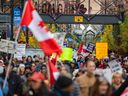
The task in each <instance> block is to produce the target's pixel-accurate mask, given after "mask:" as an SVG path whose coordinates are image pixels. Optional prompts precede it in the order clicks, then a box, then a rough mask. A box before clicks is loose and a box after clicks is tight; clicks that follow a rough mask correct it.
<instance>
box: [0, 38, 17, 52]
mask: <svg viewBox="0 0 128 96" xmlns="http://www.w3.org/2000/svg"><path fill="white" fill-rule="evenodd" d="M0 51H1V52H5V53H11V54H14V53H15V52H16V42H14V41H9V40H5V39H1V41H0Z"/></svg>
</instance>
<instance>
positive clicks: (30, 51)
mask: <svg viewBox="0 0 128 96" xmlns="http://www.w3.org/2000/svg"><path fill="white" fill-rule="evenodd" d="M34 55H38V56H40V57H44V53H43V51H42V49H34V48H27V49H26V54H25V56H32V57H33V56H34Z"/></svg>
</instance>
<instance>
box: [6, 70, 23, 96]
mask: <svg viewBox="0 0 128 96" xmlns="http://www.w3.org/2000/svg"><path fill="white" fill-rule="evenodd" d="M8 84H9V93H8V96H20V94H21V91H20V90H21V86H22V80H21V78H20V76H18V75H17V74H16V72H13V71H12V72H11V73H10V74H9V78H8Z"/></svg>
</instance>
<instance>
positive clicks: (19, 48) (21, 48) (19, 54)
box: [14, 44, 26, 60]
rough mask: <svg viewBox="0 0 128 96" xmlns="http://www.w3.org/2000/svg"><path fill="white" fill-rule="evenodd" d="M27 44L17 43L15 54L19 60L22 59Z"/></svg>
mask: <svg viewBox="0 0 128 96" xmlns="http://www.w3.org/2000/svg"><path fill="white" fill-rule="evenodd" d="M25 50H26V44H17V45H16V54H14V58H17V59H18V60H22V56H24V55H25V53H26V52H25Z"/></svg>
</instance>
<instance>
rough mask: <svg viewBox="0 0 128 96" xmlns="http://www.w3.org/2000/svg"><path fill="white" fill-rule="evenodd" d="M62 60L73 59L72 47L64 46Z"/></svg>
mask: <svg viewBox="0 0 128 96" xmlns="http://www.w3.org/2000/svg"><path fill="white" fill-rule="evenodd" d="M60 58H61V60H62V61H64V60H67V61H72V60H73V59H72V58H73V50H72V48H63V53H62V54H61V56H60Z"/></svg>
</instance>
